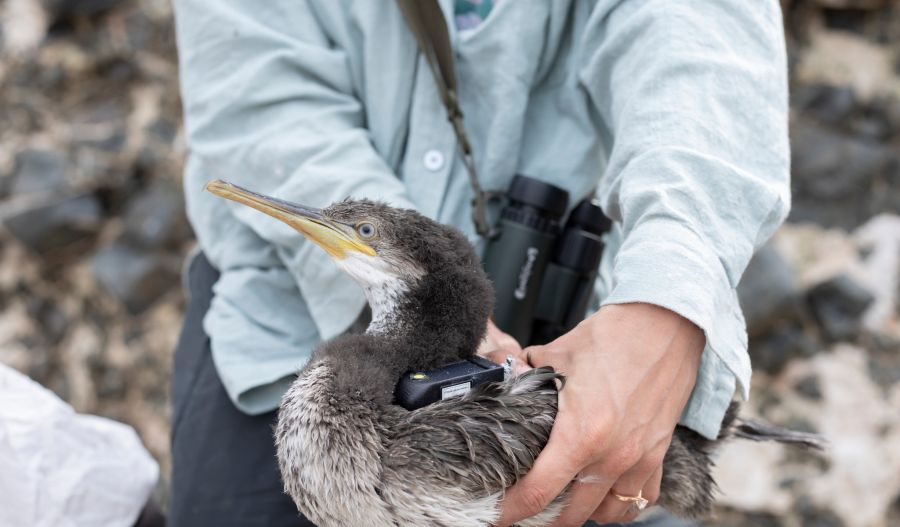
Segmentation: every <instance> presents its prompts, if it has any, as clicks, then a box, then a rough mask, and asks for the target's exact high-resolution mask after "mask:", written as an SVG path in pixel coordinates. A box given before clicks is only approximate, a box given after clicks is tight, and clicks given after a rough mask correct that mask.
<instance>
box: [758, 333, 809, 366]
mask: <svg viewBox="0 0 900 527" xmlns="http://www.w3.org/2000/svg"><path fill="white" fill-rule="evenodd" d="M749 350H750V361H751V363H752V364H753V369H754V370H760V371H765V372H766V373H769V374H770V375H777V374H778V373H779V372H781V370H782V369H784V366H785V365H786V364H787V363H788V362H790V361H791V360H792V359H794V358H797V357H810V356H812V355H814V354H815V353H816V350H817V346H816V343H815V342H814V341H813V340H812V339H811V338H810V337H809V336H808V335H806V333H804V332H803V330H802V329H800V328H796V327H782V328H777V329H774V330H772V331H771V332H770V333H768V334H766V335H765V336H762V337H758V338H754V339H751V340H750V347H749Z"/></svg>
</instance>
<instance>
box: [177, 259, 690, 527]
mask: <svg viewBox="0 0 900 527" xmlns="http://www.w3.org/2000/svg"><path fill="white" fill-rule="evenodd" d="M218 278H219V273H218V272H217V271H216V270H215V269H214V268H213V267H212V265H210V263H209V261H208V260H207V259H206V257H204V256H203V254H202V253H201V254H199V255H197V256H196V257H195V258H194V259H193V260H192V261H191V262H190V263H189V266H188V287H189V290H188V305H187V313H186V314H185V318H184V327H183V328H182V330H181V337H180V339H179V341H178V347H177V348H176V350H175V364H174V366H173V372H172V492H171V499H170V502H169V518H168V521H169V523H168V527H315V526H314V525H313V524H312V522H310V521H309V520H307V519H306V518H304V517H303V516H302V515H300V513H298V512H297V508H296V507H295V506H294V502H293V501H292V500H291V498H290V497H288V496H287V495H286V494H284V492H283V491H282V484H281V476H280V474H279V472H278V464H277V462H276V460H275V440H274V438H273V435H272V429H273V427H274V426H275V412H269V413H267V414H264V415H256V416H250V415H246V414H244V413H242V412H240V411H239V410H238V409H237V408H235V406H234V404H233V403H232V402H231V400H230V399H229V398H228V395H227V394H226V393H225V387H224V386H222V381H221V380H220V379H219V375H218V373H217V372H216V368H215V365H214V364H213V361H212V353H211V352H210V347H209V337H208V336H207V335H206V333H205V332H204V331H203V317H204V315H205V314H206V311H207V310H208V309H209V303H210V301H211V300H212V287H213V285H214V284H215V283H216V280H218ZM634 525H636V526H637V525H640V526H641V527H650V526H652V527H689V526H693V525H696V524H694V523H693V522H683V521H680V520H677V519H675V518H672V517H671V516H663V517H662V518H656V519H653V520H648V521H646V522H640V524H634ZM585 526H586V527H589V526H596V524H594V523H593V522H589V523H587V524H585ZM348 527H355V526H348Z"/></svg>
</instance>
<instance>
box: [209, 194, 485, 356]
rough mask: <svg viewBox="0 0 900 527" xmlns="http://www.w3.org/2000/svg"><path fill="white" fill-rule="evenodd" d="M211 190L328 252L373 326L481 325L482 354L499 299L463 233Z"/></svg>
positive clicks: (353, 204)
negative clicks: (359, 295) (362, 296)
mask: <svg viewBox="0 0 900 527" xmlns="http://www.w3.org/2000/svg"><path fill="white" fill-rule="evenodd" d="M206 189H207V190H209V191H210V192H212V193H213V194H215V195H217V196H220V197H223V198H226V199H230V200H233V201H237V202H239V203H242V204H244V205H247V206H250V207H253V208H255V209H257V210H259V211H261V212H263V213H265V214H268V215H269V216H272V217H274V218H276V219H278V220H280V221H282V222H284V223H286V224H288V225H290V226H291V227H292V228H294V229H295V230H296V231H297V232H299V233H300V234H302V235H303V236H305V237H306V238H307V239H309V240H311V241H313V242H314V243H316V244H317V245H319V246H320V247H321V248H322V249H324V250H325V251H326V252H327V253H328V254H329V255H330V256H331V258H332V259H333V260H334V261H335V263H336V264H337V265H338V266H339V267H340V268H341V269H343V270H344V271H345V272H346V273H347V274H349V275H350V276H351V277H352V278H353V279H354V280H355V281H356V282H357V283H359V284H360V286H362V287H363V289H364V290H365V291H366V295H367V297H368V300H369V303H370V305H371V307H372V312H373V313H372V314H373V325H377V324H379V323H380V324H389V323H391V322H392V317H393V319H396V318H397V317H396V315H397V310H398V308H402V309H406V310H407V311H408V312H409V313H407V314H412V315H415V317H412V316H409V317H407V318H410V319H412V318H416V319H417V320H415V322H416V323H420V322H421V323H426V324H441V323H443V324H449V325H450V326H455V327H459V326H468V325H469V324H467V323H466V322H468V321H471V320H474V321H475V322H474V324H473V328H474V329H472V330H471V331H468V332H472V331H474V332H475V333H477V337H476V340H475V343H474V345H475V346H477V341H478V340H480V338H481V336H482V334H483V331H484V325H485V323H486V321H487V317H488V316H489V314H490V310H491V304H492V298H493V292H492V291H491V287H490V284H489V282H488V281H487V279H486V277H485V276H484V272H483V271H482V269H481V264H480V261H479V259H478V257H477V256H476V255H475V252H474V251H473V249H472V246H471V244H470V243H469V242H468V240H467V239H466V238H465V236H464V235H463V234H462V233H460V232H459V231H458V230H456V229H454V228H452V227H448V226H446V225H442V224H440V223H438V222H436V221H434V220H431V219H429V218H426V217H425V216H423V215H421V214H419V213H418V212H416V211H413V210H407V209H398V208H394V207H391V206H389V205H386V204H384V203H378V202H373V201H369V200H344V201H340V202H336V203H333V204H331V205H329V206H328V207H325V208H323V209H314V208H309V207H305V206H302V205H298V204H296V203H291V202H287V201H283V200H280V199H276V198H272V197H269V196H264V195H261V194H257V193H255V192H251V191H249V190H247V189H244V188H241V187H239V186H237V185H233V184H231V183H227V182H224V181H212V182H210V183H208V184H207V186H206ZM419 319H421V320H419ZM439 319H444V320H443V321H441V320H439ZM419 329H422V328H419ZM460 329H462V328H460ZM465 340H470V339H468V338H467V339H465ZM466 345H468V344H463V346H466Z"/></svg>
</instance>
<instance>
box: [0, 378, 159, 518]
mask: <svg viewBox="0 0 900 527" xmlns="http://www.w3.org/2000/svg"><path fill="white" fill-rule="evenodd" d="M158 477H159V466H158V465H157V464H156V461H154V459H153V458H152V457H150V454H149V453H148V452H147V450H146V449H145V448H144V446H143V445H142V444H141V441H140V439H139V438H138V436H137V434H136V433H135V431H134V429H133V428H131V427H130V426H127V425H124V424H122V423H118V422H115V421H112V420H109V419H105V418H102V417H97V416H92V415H80V414H77V413H75V411H74V410H73V409H72V407H71V406H69V405H68V404H66V403H65V402H63V401H62V400H60V399H59V398H58V397H56V395H54V394H53V393H52V392H50V391H49V390H47V389H46V388H44V387H42V386H41V385H39V384H38V383H36V382H34V381H32V380H31V379H29V378H28V377H27V376H25V375H23V374H21V373H19V372H18V371H16V370H13V369H12V368H10V367H8V366H5V365H3V364H0V525H2V526H3V527H20V526H21V527H83V526H103V527H118V526H121V527H131V526H132V525H134V522H135V521H136V520H137V517H138V515H139V514H140V512H141V509H143V507H144V505H145V504H146V502H147V498H148V497H149V495H150V492H151V491H152V490H153V486H154V485H155V484H156V480H157V478H158Z"/></svg>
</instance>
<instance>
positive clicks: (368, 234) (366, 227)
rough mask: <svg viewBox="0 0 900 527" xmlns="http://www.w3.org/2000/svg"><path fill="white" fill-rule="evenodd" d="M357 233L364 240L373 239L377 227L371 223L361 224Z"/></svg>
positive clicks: (357, 228)
mask: <svg viewBox="0 0 900 527" xmlns="http://www.w3.org/2000/svg"><path fill="white" fill-rule="evenodd" d="M356 232H358V233H359V235H360V236H362V237H363V238H372V237H373V236H375V226H374V225H372V224H371V223H368V222H366V223H360V224H359V225H357V226H356Z"/></svg>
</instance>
